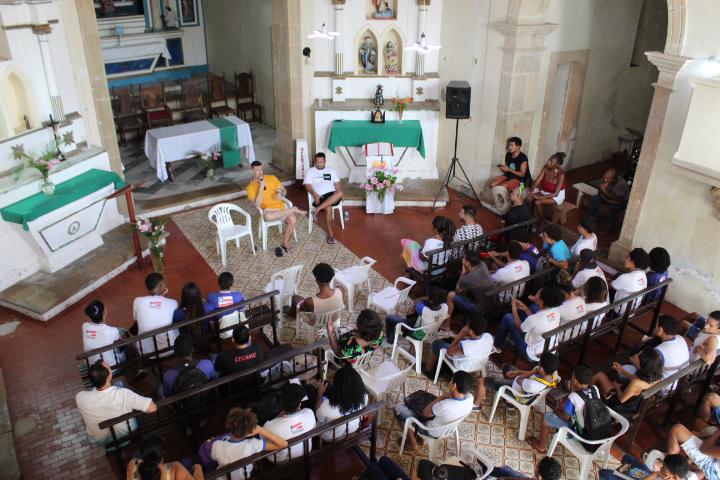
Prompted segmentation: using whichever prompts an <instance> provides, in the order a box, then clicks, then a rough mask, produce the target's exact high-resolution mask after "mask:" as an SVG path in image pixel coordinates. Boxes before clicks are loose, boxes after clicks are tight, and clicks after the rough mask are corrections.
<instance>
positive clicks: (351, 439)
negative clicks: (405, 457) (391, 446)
mask: <svg viewBox="0 0 720 480" xmlns="http://www.w3.org/2000/svg"><path fill="white" fill-rule="evenodd" d="M384 404H385V402H376V403H373V404H370V405H368V406H367V407H365V408H363V409H362V410H360V411H357V412H355V413H352V414H349V415H345V416H344V417H341V418H338V419H337V420H335V421H333V422H331V423H327V424H325V425H320V426H318V427H316V428H314V429H312V430H310V431H309V432H306V433H304V434H302V435H300V436H298V437H295V438H293V439H292V440H290V441H288V443H289V445H288V448H287V449H288V450H290V448H291V447H292V446H293V445H298V444H302V446H303V455H302V458H295V459H291V460H290V461H289V462H288V463H285V464H281V465H274V464H272V463H270V462H269V461H265V462H263V460H269V459H270V458H272V457H273V456H274V455H275V454H276V453H277V452H259V453H256V454H255V455H253V456H251V457H248V458H244V459H242V460H238V461H237V462H234V463H231V464H229V465H226V466H224V467H222V468H218V469H217V470H215V471H212V472H209V473H206V474H205V479H206V480H215V479H223V480H230V478H231V476H230V475H231V473H232V472H234V471H236V470H242V469H245V468H247V467H248V466H249V465H251V464H254V465H253V470H252V476H250V475H247V473H246V478H253V479H273V480H275V479H279V478H304V479H306V480H308V479H309V478H310V474H311V473H312V472H313V471H317V469H319V468H322V464H323V463H324V462H326V461H328V460H330V459H331V458H333V457H334V456H336V455H337V454H338V453H339V452H342V451H343V450H345V449H348V448H354V449H356V450H359V448H360V443H361V442H364V441H366V440H369V442H370V455H369V456H370V460H371V461H373V462H375V461H376V449H377V445H376V443H377V416H378V412H379V410H380V409H381V408H383V406H384ZM366 415H372V422H371V423H370V425H369V426H367V427H365V428H361V429H359V430H358V431H357V432H355V433H351V434H349V435H347V436H346V437H345V438H343V439H341V440H337V441H335V442H319V441H318V442H317V443H319V445H317V443H316V445H315V446H313V448H312V450H310V447H311V443H312V441H313V439H317V440H319V439H320V435H321V434H322V433H325V432H329V431H331V430H334V429H335V428H336V427H341V426H342V425H344V424H346V423H348V422H350V421H351V420H354V419H356V418H362V417H364V416H366ZM360 457H361V458H363V457H364V455H360Z"/></svg>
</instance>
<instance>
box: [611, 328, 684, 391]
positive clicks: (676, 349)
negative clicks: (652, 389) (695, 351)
mask: <svg viewBox="0 0 720 480" xmlns="http://www.w3.org/2000/svg"><path fill="white" fill-rule="evenodd" d="M679 332H680V322H678V320H677V319H676V318H675V317H672V316H670V315H660V317H659V318H658V325H657V327H655V335H654V336H655V337H657V338H658V339H659V340H660V345H658V346H657V347H655V349H656V350H657V351H658V353H660V356H661V357H662V359H663V371H662V376H663V378H667V377H669V376H670V375H672V374H674V373H676V372H677V371H678V370H680V369H681V368H683V367H685V366H686V365H687V364H688V363H689V362H690V349H689V347H688V344H687V343H686V342H685V339H684V338H683V337H682V336H681V335H678V333H679ZM630 363H631V364H632V365H624V368H625V370H627V371H628V372H630V373H632V374H635V372H637V371H638V370H639V369H640V355H639V354H638V355H634V356H632V357H630ZM671 388H674V386H673V387H671Z"/></svg>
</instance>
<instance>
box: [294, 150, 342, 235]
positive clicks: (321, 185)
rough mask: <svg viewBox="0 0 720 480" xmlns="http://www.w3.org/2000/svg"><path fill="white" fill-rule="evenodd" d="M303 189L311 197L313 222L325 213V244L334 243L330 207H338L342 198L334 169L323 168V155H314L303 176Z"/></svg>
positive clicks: (338, 180)
mask: <svg viewBox="0 0 720 480" xmlns="http://www.w3.org/2000/svg"><path fill="white" fill-rule="evenodd" d="M304 185H305V189H306V190H307V191H308V193H309V194H310V195H312V197H313V200H314V201H313V207H314V208H315V213H314V215H313V217H314V218H313V220H316V218H317V217H319V216H320V213H321V212H323V211H325V226H326V227H327V243H330V244H332V243H335V237H333V231H332V207H334V206H336V205H338V204H339V203H340V202H341V201H342V198H343V192H342V189H341V188H340V177H338V174H337V172H336V171H335V169H333V168H330V167H326V166H325V154H324V153H323V152H318V153H316V154H315V164H314V166H313V167H312V168H310V169H309V170H308V172H307V173H306V174H305V182H304Z"/></svg>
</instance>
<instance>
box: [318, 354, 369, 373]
mask: <svg viewBox="0 0 720 480" xmlns="http://www.w3.org/2000/svg"><path fill="white" fill-rule="evenodd" d="M373 353H375V350H371V351H369V352H365V353H363V354H362V355H360V356H358V357H354V358H353V357H338V356H336V355H335V352H333V351H332V350H325V364H324V365H323V380H327V373H328V368H329V367H330V365H332V366H333V367H335V368H341V367H342V365H343V362H344V361H350V360H352V363H351V365H352V366H353V368H354V369H355V370H358V371H361V370H365V369H367V367H368V365H370V359H371V358H372V356H373Z"/></svg>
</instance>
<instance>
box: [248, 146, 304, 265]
mask: <svg viewBox="0 0 720 480" xmlns="http://www.w3.org/2000/svg"><path fill="white" fill-rule="evenodd" d="M250 167H251V168H252V175H253V178H252V180H251V181H250V183H249V184H248V186H247V195H248V199H249V200H251V201H253V202H255V205H256V206H258V207H259V208H260V209H262V212H263V218H264V219H265V221H266V222H272V221H275V220H283V221H284V222H285V223H286V224H287V228H286V229H285V231H284V232H283V240H282V249H283V250H285V253H290V237H291V236H292V234H293V232H294V231H295V224H296V223H297V215H307V212H306V211H305V210H300V209H299V208H297V207H292V208H288V207H287V205H286V204H285V202H284V201H283V197H284V196H285V193H286V191H285V188H284V187H283V186H282V184H281V183H280V180H279V179H278V178H277V177H276V176H275V175H267V176H266V175H263V165H262V163H260V162H258V161H257V160H256V161H254V162H252V163H251V164H250ZM260 192H262V195H261V194H260Z"/></svg>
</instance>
